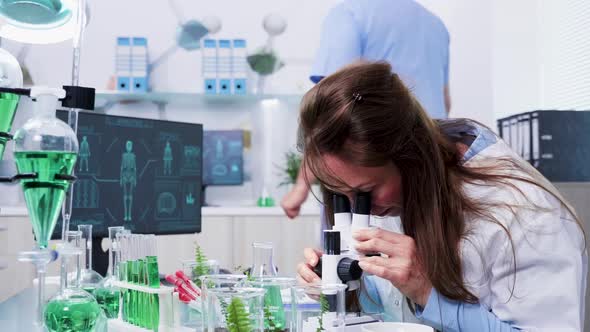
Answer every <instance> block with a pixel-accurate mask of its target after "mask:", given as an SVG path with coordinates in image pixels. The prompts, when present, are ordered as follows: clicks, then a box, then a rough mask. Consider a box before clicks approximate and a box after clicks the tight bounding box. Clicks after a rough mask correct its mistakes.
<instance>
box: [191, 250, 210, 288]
mask: <svg viewBox="0 0 590 332" xmlns="http://www.w3.org/2000/svg"><path fill="white" fill-rule="evenodd" d="M195 261H196V263H197V265H195V267H194V268H193V281H194V283H195V284H197V286H199V287H201V280H200V279H199V277H200V276H204V275H206V274H208V273H209V260H208V259H207V256H205V253H204V252H203V249H201V246H199V245H197V246H196V247H195Z"/></svg>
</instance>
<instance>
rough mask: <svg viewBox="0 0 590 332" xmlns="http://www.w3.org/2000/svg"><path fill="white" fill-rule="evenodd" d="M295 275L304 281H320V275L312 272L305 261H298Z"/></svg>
mask: <svg viewBox="0 0 590 332" xmlns="http://www.w3.org/2000/svg"><path fill="white" fill-rule="evenodd" d="M297 275H298V276H299V277H300V278H301V279H303V280H304V281H305V282H306V283H313V282H317V281H320V277H319V276H318V275H317V274H315V272H313V270H312V269H311V266H309V265H308V264H305V263H299V265H298V266H297Z"/></svg>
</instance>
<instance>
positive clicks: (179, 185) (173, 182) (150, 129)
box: [53, 111, 203, 238]
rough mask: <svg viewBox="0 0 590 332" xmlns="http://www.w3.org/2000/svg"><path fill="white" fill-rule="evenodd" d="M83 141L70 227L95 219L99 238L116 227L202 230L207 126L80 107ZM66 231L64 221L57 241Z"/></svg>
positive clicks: (95, 233) (143, 230) (161, 231)
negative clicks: (62, 232) (64, 230)
mask: <svg viewBox="0 0 590 332" xmlns="http://www.w3.org/2000/svg"><path fill="white" fill-rule="evenodd" d="M57 116H58V118H60V119H62V120H66V119H67V112H66V111H57ZM78 140H79V146H80V149H79V154H78V160H77V163H76V168H75V175H76V177H77V178H78V179H77V181H76V182H75V184H74V195H73V210H72V219H71V225H70V229H76V226H77V225H79V224H92V225H93V226H94V227H93V237H107V236H108V227H109V226H125V228H127V229H130V230H131V231H132V232H133V233H151V234H183V233H195V232H200V231H201V188H202V154H201V152H202V148H203V126H202V125H200V124H191V123H181V122H173V121H162V120H150V119H140V118H131V117H121V116H111V115H105V114H100V113H92V112H80V113H79V115H78ZM61 229H62V226H61V218H60V220H59V221H58V225H57V226H56V227H55V231H54V234H53V237H54V238H60V236H61Z"/></svg>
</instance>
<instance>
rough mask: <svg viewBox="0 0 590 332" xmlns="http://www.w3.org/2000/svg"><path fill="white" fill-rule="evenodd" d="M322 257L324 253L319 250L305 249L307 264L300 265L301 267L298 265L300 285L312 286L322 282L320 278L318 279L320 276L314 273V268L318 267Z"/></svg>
mask: <svg viewBox="0 0 590 332" xmlns="http://www.w3.org/2000/svg"><path fill="white" fill-rule="evenodd" d="M321 255H322V252H321V251H319V250H315V249H312V248H305V250H304V251H303V256H304V257H305V262H303V263H299V265H297V281H298V282H299V284H301V285H306V284H312V283H317V282H319V281H320V280H321V279H320V277H318V275H317V274H315V272H313V267H314V266H316V265H318V262H319V261H320V256H321Z"/></svg>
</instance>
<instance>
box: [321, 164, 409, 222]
mask: <svg viewBox="0 0 590 332" xmlns="http://www.w3.org/2000/svg"><path fill="white" fill-rule="evenodd" d="M323 160H324V162H325V164H326V166H327V167H328V168H329V170H330V171H331V172H332V173H333V174H334V175H336V176H337V177H338V178H340V179H341V180H342V181H343V182H344V183H345V184H346V186H338V185H335V184H334V185H331V184H329V183H327V184H326V186H327V187H328V189H330V190H331V191H334V192H337V193H340V194H344V195H346V196H348V199H349V200H350V202H351V203H353V202H354V193H355V192H357V191H363V192H371V203H372V208H371V214H372V215H378V216H399V215H400V213H401V210H402V203H403V200H402V194H401V193H402V181H401V176H400V174H399V169H398V168H397V167H396V166H395V165H394V164H393V162H392V163H389V164H387V165H385V166H380V167H363V166H356V165H352V164H351V163H350V162H346V161H344V160H342V159H340V158H338V157H336V156H334V155H324V156H323Z"/></svg>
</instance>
